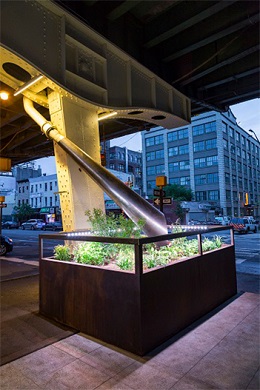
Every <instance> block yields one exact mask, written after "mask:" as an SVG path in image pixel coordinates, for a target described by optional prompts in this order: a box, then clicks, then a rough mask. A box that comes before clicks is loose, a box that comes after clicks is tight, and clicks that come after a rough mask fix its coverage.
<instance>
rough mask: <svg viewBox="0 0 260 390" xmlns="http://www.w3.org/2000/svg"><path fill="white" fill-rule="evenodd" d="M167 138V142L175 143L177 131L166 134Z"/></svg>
mask: <svg viewBox="0 0 260 390" xmlns="http://www.w3.org/2000/svg"><path fill="white" fill-rule="evenodd" d="M167 138H168V142H173V141H177V139H178V136H177V131H171V132H170V133H168V136H167Z"/></svg>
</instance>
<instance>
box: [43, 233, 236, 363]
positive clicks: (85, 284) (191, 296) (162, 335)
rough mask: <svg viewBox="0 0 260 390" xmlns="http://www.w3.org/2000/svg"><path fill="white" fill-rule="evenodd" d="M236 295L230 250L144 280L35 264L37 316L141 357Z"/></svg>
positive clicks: (85, 268)
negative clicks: (37, 287)
mask: <svg viewBox="0 0 260 390" xmlns="http://www.w3.org/2000/svg"><path fill="white" fill-rule="evenodd" d="M45 237H46V236H45ZM236 293H237V285H236V269H235V251H234V246H233V245H227V246H224V247H222V248H220V249H217V250H214V251H211V252H207V253H205V254H203V255H202V256H200V255H199V256H195V257H191V258H187V259H186V260H182V261H177V262H176V263H173V264H171V265H168V266H166V267H160V268H156V269H153V270H151V271H149V272H145V273H143V274H142V273H130V272H122V271H114V270H110V269H105V268H102V267H95V266H87V265H83V264H77V263H70V262H64V261H60V260H58V261H57V260H53V259H50V258H40V314H42V315H44V316H46V317H48V318H50V319H52V320H55V321H58V322H60V323H62V324H65V325H67V326H70V327H72V328H74V329H76V330H79V331H81V332H83V333H85V334H87V335H90V336H92V337H95V338H97V339H99V340H102V341H104V342H106V343H109V344H112V345H115V346H117V347H119V348H122V349H125V350H127V351H130V352H133V353H135V354H137V355H140V356H143V355H144V354H146V353H148V352H149V351H151V350H152V349H154V348H156V347H157V346H159V345H160V344H162V343H163V342H164V341H166V340H168V339H169V338H171V337H172V336H173V335H174V334H176V333H177V332H179V331H181V330H183V329H184V328H186V327H187V326H188V325H190V324H191V323H192V322H194V321H195V320H197V319H199V318H200V317H202V316H203V315H205V314H206V313H208V312H210V311H211V310H212V309H214V308H216V307H217V306H219V305H220V304H221V303H223V302H225V301H226V300H228V299H229V298H231V297H232V296H234V295H235V294H236Z"/></svg>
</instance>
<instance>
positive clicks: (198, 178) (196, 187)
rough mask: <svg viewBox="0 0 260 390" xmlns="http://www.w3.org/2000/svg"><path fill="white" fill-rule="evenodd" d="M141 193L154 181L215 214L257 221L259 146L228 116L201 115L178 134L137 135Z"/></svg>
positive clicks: (150, 190)
mask: <svg viewBox="0 0 260 390" xmlns="http://www.w3.org/2000/svg"><path fill="white" fill-rule="evenodd" d="M142 147H143V156H144V158H143V191H144V193H145V194H146V195H147V196H152V195H153V189H154V188H155V178H156V176H162V175H165V176H166V177H167V179H168V183H169V184H175V183H176V184H180V185H184V186H187V187H189V188H191V190H192V191H193V193H194V200H196V201H198V202H205V201H207V202H208V203H210V204H211V205H212V208H214V209H215V211H216V214H223V215H228V216H240V215H253V216H255V217H257V218H259V216H260V166H259V161H260V144H259V142H258V140H256V139H254V138H253V137H252V136H251V135H250V134H249V133H247V132H246V131H245V130H243V129H242V128H241V127H239V126H238V124H237V122H236V118H235V117H234V115H233V113H232V112H231V110H229V111H228V112H226V113H220V112H215V111H211V112H207V113H204V114H201V115H198V116H194V117H193V118H192V121H191V124H190V125H188V126H183V127H179V128H178V129H170V130H166V129H164V128H161V127H158V128H155V129H153V130H150V131H144V132H143V133H142Z"/></svg>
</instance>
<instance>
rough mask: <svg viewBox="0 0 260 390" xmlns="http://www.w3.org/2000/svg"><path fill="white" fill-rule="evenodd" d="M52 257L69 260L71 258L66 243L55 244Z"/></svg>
mask: <svg viewBox="0 0 260 390" xmlns="http://www.w3.org/2000/svg"><path fill="white" fill-rule="evenodd" d="M53 252H54V259H56V260H63V261H70V260H71V251H70V247H69V246H68V245H56V246H55V247H54V250H53Z"/></svg>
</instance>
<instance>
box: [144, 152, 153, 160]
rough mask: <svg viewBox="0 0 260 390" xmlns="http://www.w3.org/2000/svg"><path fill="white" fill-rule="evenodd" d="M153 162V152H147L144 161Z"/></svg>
mask: <svg viewBox="0 0 260 390" xmlns="http://www.w3.org/2000/svg"><path fill="white" fill-rule="evenodd" d="M153 160H155V152H147V153H146V161H153Z"/></svg>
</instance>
